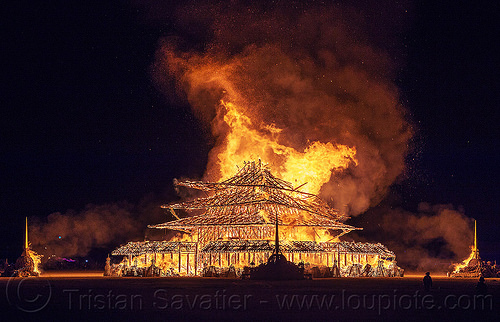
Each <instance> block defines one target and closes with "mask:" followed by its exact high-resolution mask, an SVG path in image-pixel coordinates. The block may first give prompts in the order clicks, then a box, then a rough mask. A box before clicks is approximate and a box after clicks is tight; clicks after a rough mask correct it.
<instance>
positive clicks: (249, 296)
mask: <svg viewBox="0 0 500 322" xmlns="http://www.w3.org/2000/svg"><path fill="white" fill-rule="evenodd" d="M422 277H423V275H414V276H406V277H403V278H338V279H333V278H329V279H314V280H303V281H253V280H241V279H222V278H200V277H182V278H127V277H122V278H107V277H102V272H93V273H92V272H66V273H64V272H58V273H45V274H42V276H41V277H38V278H33V277H30V278H0V288H1V292H2V294H4V295H2V296H1V297H0V309H1V312H2V315H3V317H9V318H16V320H47V321H60V320H69V321H81V320H85V321H92V320H95V321H106V320H110V321H117V320H121V321H156V320H210V321H216V320H220V321H227V320H231V321H250V320H252V321H266V320H273V321H287V320H293V321H296V320H299V321H304V320H306V321H313V320H319V321H323V320H328V321H363V320H393V321H401V320H405V321H421V320H428V321H450V320H454V321H465V320H468V321H478V320H481V321H490V320H491V321H497V319H498V317H499V316H500V279H486V284H487V286H488V291H487V294H486V295H478V294H477V293H476V289H475V286H476V283H477V279H457V278H447V277H444V276H433V286H432V288H431V290H429V291H424V289H423V285H422Z"/></svg>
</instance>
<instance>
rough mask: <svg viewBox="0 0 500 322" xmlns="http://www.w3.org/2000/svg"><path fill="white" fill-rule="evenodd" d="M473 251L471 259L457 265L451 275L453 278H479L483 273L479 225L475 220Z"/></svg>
mask: <svg viewBox="0 0 500 322" xmlns="http://www.w3.org/2000/svg"><path fill="white" fill-rule="evenodd" d="M471 249H472V251H471V253H470V255H469V257H468V258H467V259H466V260H464V261H463V262H461V263H460V264H456V265H455V269H454V270H453V272H452V273H451V276H452V277H479V276H481V271H482V266H483V265H482V261H481V257H480V256H479V249H478V248H477V224H476V221H475V220H474V244H473V245H472V247H471Z"/></svg>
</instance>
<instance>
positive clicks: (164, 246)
mask: <svg viewBox="0 0 500 322" xmlns="http://www.w3.org/2000/svg"><path fill="white" fill-rule="evenodd" d="M195 251H196V242H184V241H183V242H180V241H142V242H128V243H127V244H125V245H122V246H120V247H118V248H117V249H115V250H114V251H113V252H112V253H111V255H120V256H122V255H134V256H137V255H143V254H154V253H156V254H166V253H178V252H181V253H185V252H187V253H193V252H195Z"/></svg>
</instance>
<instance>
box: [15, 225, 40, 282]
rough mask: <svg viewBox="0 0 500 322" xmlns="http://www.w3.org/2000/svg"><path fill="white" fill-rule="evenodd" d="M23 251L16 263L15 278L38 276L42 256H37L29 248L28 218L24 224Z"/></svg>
mask: <svg viewBox="0 0 500 322" xmlns="http://www.w3.org/2000/svg"><path fill="white" fill-rule="evenodd" d="M25 223H26V224H25V235H24V236H25V238H24V251H23V253H22V254H21V257H19V258H18V259H17V261H16V264H15V268H16V270H15V271H14V275H15V276H38V275H40V270H39V267H38V266H39V265H40V261H41V258H42V255H38V254H37V253H36V252H35V251H33V250H32V249H31V248H30V243H29V239H28V218H27V217H26V222H25Z"/></svg>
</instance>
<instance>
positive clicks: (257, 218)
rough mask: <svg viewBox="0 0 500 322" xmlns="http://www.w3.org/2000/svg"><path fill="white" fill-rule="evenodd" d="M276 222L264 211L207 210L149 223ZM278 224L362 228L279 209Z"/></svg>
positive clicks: (190, 225) (172, 225) (179, 225)
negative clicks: (184, 216)
mask: <svg viewBox="0 0 500 322" xmlns="http://www.w3.org/2000/svg"><path fill="white" fill-rule="evenodd" d="M275 224H276V217H275V216H272V215H268V214H267V213H266V212H264V211H252V212H250V211H240V212H238V213H228V214H227V215H225V216H219V215H218V214H213V213H209V212H207V213H205V214H202V215H197V216H192V217H187V218H181V219H178V220H173V221H169V222H166V223H162V224H158V225H149V226H148V228H158V229H164V228H169V229H190V228H197V227H206V226H263V225H275ZM278 225H282V226H306V227H321V228H327V229H342V230H347V231H351V230H355V229H361V228H356V227H353V226H350V225H346V224H344V223H341V222H339V221H337V220H334V219H330V218H326V217H322V216H319V215H315V214H311V213H304V212H302V213H297V214H293V215H290V214H288V213H284V212H280V211H278Z"/></svg>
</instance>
